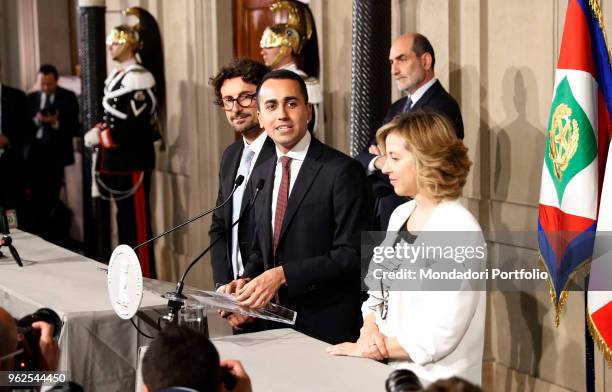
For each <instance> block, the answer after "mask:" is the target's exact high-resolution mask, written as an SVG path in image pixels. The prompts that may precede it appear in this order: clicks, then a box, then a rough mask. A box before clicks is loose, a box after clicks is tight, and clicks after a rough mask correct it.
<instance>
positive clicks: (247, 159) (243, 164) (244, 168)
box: [232, 147, 255, 278]
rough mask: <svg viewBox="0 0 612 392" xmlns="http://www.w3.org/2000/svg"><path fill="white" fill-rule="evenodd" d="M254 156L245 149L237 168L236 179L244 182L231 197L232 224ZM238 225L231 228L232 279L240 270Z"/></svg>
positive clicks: (238, 210)
mask: <svg viewBox="0 0 612 392" xmlns="http://www.w3.org/2000/svg"><path fill="white" fill-rule="evenodd" d="M254 156H255V152H253V150H251V149H250V148H249V147H247V148H246V149H245V150H244V153H243V154H242V159H241V160H240V166H238V172H237V173H236V177H238V176H244V181H242V184H240V186H239V187H238V188H236V192H234V196H232V223H234V222H236V221H237V220H238V218H239V217H240V210H241V209H242V196H244V189H245V188H246V183H247V180H248V178H249V173H250V171H251V161H252V160H253V157H254ZM239 225H240V224H237V225H234V227H232V269H233V271H234V278H236V277H237V276H238V275H240V272H241V271H240V270H241V269H242V268H241V267H242V265H241V263H240V262H239V261H238V255H239V254H240V247H239V246H238V226H239Z"/></svg>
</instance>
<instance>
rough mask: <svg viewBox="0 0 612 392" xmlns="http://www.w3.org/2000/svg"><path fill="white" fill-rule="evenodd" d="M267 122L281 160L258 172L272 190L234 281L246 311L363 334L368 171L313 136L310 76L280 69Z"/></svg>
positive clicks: (265, 97) (334, 332)
mask: <svg viewBox="0 0 612 392" xmlns="http://www.w3.org/2000/svg"><path fill="white" fill-rule="evenodd" d="M257 92H258V94H257V97H258V98H257V99H258V108H259V121H260V124H261V126H262V127H263V128H264V129H265V130H266V132H267V133H268V136H269V137H270V138H272V140H274V143H275V145H276V156H274V157H272V158H271V159H269V160H267V161H266V162H264V163H263V164H262V165H261V166H259V167H258V168H256V169H255V170H254V171H253V173H252V178H251V184H257V183H258V182H259V180H260V179H263V180H264V181H265V186H264V188H263V190H262V191H261V193H262V194H261V195H260V197H259V198H258V199H257V201H256V203H255V207H254V208H255V211H257V225H256V233H255V238H254V244H253V249H252V252H251V255H250V257H249V259H248V261H247V263H246V265H245V271H244V275H243V277H244V278H245V279H240V280H238V281H235V282H232V284H231V285H229V286H231V288H230V290H232V289H234V290H235V291H236V293H237V299H238V300H239V301H241V302H242V304H243V305H245V306H251V307H261V306H263V305H265V304H267V303H268V302H270V301H271V300H275V301H278V303H280V304H281V305H282V306H285V307H288V308H290V309H293V310H295V311H296V312H297V320H296V324H295V329H296V330H298V331H300V332H302V333H305V334H307V335H309V336H312V337H315V338H318V339H321V340H324V341H326V342H329V343H335V342H341V341H344V339H346V338H347V337H349V336H354V337H356V336H358V335H359V327H360V326H361V322H362V319H361V314H360V306H361V300H360V259H359V244H360V232H361V231H362V230H364V229H365V226H366V224H367V220H368V219H367V218H368V216H367V214H368V213H369V211H370V209H369V208H368V206H367V203H366V200H367V197H366V192H367V187H366V185H365V176H364V173H363V170H362V169H361V167H360V166H359V164H358V163H357V162H356V161H354V160H352V159H351V158H349V157H348V156H346V155H344V154H342V153H341V152H339V151H337V150H334V149H332V148H330V147H327V146H325V145H324V144H322V143H321V142H319V141H318V140H317V139H315V138H314V137H313V136H311V135H310V133H309V132H308V127H307V125H308V121H309V120H310V117H311V114H312V106H311V105H310V104H309V103H308V94H307V92H306V85H305V84H304V81H303V80H302V78H301V77H300V76H298V75H297V74H295V73H293V72H291V71H286V70H278V71H273V72H270V73H269V74H267V75H266V76H265V77H264V79H263V81H262V83H261V85H260V86H259V87H258V90H257Z"/></svg>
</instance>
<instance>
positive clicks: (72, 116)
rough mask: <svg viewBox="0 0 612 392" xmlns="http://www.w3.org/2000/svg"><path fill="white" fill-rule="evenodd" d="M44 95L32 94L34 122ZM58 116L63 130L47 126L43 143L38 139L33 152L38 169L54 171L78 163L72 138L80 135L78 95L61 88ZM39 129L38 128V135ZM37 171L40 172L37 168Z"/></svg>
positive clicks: (57, 98) (56, 102)
mask: <svg viewBox="0 0 612 392" xmlns="http://www.w3.org/2000/svg"><path fill="white" fill-rule="evenodd" d="M41 95H42V93H41V92H40V91H36V92H33V93H30V94H28V101H29V105H30V106H29V107H30V118H31V119H33V118H34V117H35V116H36V113H38V111H39V110H40V99H41ZM47 106H50V107H53V108H54V109H56V110H57V112H58V120H59V128H58V129H53V128H52V127H51V126H50V125H48V124H44V125H43V129H44V130H43V137H42V139H34V142H33V143H32V148H31V152H30V154H31V157H29V158H31V159H32V162H33V164H34V165H40V164H46V165H51V166H54V167H64V166H66V165H71V164H73V163H74V151H73V148H72V138H73V137H74V136H77V135H78V132H79V104H78V101H77V98H76V95H74V93H73V92H72V91H70V90H66V89H65V88H62V87H59V86H58V87H57V90H56V91H55V98H54V100H53V104H52V105H47ZM38 128H39V127H38V126H36V125H34V129H35V131H34V132H35V133H36V131H37V130H38ZM34 169H38V168H37V167H34Z"/></svg>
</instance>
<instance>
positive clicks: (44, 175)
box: [26, 64, 79, 244]
mask: <svg viewBox="0 0 612 392" xmlns="http://www.w3.org/2000/svg"><path fill="white" fill-rule="evenodd" d="M58 78H59V75H58V73H57V69H55V67H54V66H52V65H49V64H45V65H42V66H41V67H40V69H39V71H38V80H39V82H40V91H35V92H33V93H30V94H28V102H29V108H30V118H31V119H32V122H33V123H34V132H35V136H34V138H33V140H32V142H31V144H30V146H29V150H28V154H27V156H26V159H27V166H28V169H29V172H30V182H31V183H30V186H31V190H32V195H31V197H32V208H33V211H32V224H33V226H32V229H33V231H34V232H35V233H37V234H39V235H41V236H42V237H43V238H46V239H48V240H51V241H53V242H57V243H59V244H62V243H64V242H65V241H66V240H67V236H68V229H69V227H64V228H63V229H61V228H60V227H58V225H57V223H59V222H56V221H55V220H54V218H53V217H52V215H54V214H56V212H53V211H57V210H58V209H59V206H58V203H59V196H60V190H61V188H62V185H63V183H64V166H68V165H71V164H73V163H74V151H73V149H72V138H73V136H76V135H77V134H78V131H79V104H78V101H77V98H76V95H75V94H74V93H73V92H72V91H69V90H66V89H64V88H62V87H60V86H58V84H57V81H58Z"/></svg>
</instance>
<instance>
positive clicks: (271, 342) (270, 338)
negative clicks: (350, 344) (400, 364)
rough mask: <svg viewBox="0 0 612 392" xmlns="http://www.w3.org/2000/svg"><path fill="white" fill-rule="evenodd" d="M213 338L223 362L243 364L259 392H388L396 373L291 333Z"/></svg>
mask: <svg viewBox="0 0 612 392" xmlns="http://www.w3.org/2000/svg"><path fill="white" fill-rule="evenodd" d="M211 340H212V342H213V343H214V345H215V347H217V350H219V354H220V356H221V359H239V360H240V361H241V362H242V364H243V365H244V368H245V370H246V372H247V373H248V374H249V376H250V377H251V383H252V385H253V391H255V392H258V391H266V392H275V391H279V392H286V391H292V392H301V391H304V392H312V391H317V392H327V391H330V392H332V391H333V392H339V391H368V392H370V391H371V392H376V391H380V392H384V391H385V380H386V379H387V377H388V376H389V373H391V371H392V370H393V369H392V368H391V367H389V366H387V365H383V364H381V363H379V362H376V361H374V360H372V359H367V358H352V357H334V356H332V355H329V354H327V352H325V348H326V347H328V346H329V344H327V343H324V342H322V341H320V340H317V339H314V338H311V337H308V336H306V335H304V334H302V333H299V332H296V331H294V330H292V329H275V330H270V331H264V332H255V333H250V334H244V335H235V336H226V337H220V338H213V339H211Z"/></svg>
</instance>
